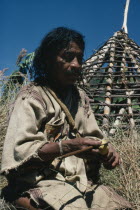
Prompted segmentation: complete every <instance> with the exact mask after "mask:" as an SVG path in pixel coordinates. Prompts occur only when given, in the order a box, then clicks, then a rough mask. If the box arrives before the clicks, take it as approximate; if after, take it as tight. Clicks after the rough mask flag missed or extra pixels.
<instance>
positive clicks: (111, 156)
mask: <svg viewBox="0 0 140 210" xmlns="http://www.w3.org/2000/svg"><path fill="white" fill-rule="evenodd" d="M102 160H103V165H104V167H105V168H106V169H110V170H111V169H113V168H115V167H116V166H118V165H120V163H121V160H120V156H119V154H118V153H117V152H116V150H115V149H114V147H113V146H112V145H111V144H110V143H109V144H108V154H107V155H105V156H103V157H102Z"/></svg>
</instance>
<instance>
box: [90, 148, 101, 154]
mask: <svg viewBox="0 0 140 210" xmlns="http://www.w3.org/2000/svg"><path fill="white" fill-rule="evenodd" d="M91 152H92V153H96V154H99V155H100V151H99V149H92V150H91Z"/></svg>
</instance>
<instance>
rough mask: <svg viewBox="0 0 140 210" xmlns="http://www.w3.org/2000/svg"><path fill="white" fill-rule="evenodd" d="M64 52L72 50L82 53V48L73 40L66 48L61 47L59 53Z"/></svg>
mask: <svg viewBox="0 0 140 210" xmlns="http://www.w3.org/2000/svg"><path fill="white" fill-rule="evenodd" d="M65 52H74V53H76V54H83V50H81V48H80V47H79V46H78V44H76V43H75V42H70V43H69V45H68V47H67V48H64V49H62V50H61V51H60V52H59V54H60V55H61V54H63V53H65Z"/></svg>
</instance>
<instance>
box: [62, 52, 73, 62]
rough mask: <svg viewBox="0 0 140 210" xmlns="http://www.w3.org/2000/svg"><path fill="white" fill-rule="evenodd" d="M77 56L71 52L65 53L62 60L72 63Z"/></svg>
mask: <svg viewBox="0 0 140 210" xmlns="http://www.w3.org/2000/svg"><path fill="white" fill-rule="evenodd" d="M74 57H75V55H74V54H73V53H71V52H65V53H64V54H63V55H62V58H63V59H64V60H65V61H66V62H71V61H72V60H73V59H74Z"/></svg>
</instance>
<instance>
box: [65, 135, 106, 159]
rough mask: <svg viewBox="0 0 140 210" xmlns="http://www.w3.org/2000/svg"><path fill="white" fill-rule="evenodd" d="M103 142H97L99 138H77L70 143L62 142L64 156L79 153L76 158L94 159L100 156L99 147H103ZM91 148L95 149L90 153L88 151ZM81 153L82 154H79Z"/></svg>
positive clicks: (69, 141)
mask: <svg viewBox="0 0 140 210" xmlns="http://www.w3.org/2000/svg"><path fill="white" fill-rule="evenodd" d="M101 144H102V143H101V141H99V140H97V138H75V139H71V140H68V141H63V142H62V148H63V152H64V154H67V153H68V154H70V152H74V151H77V154H75V156H77V157H80V158H88V159H92V158H93V157H94V156H95V155H99V154H100V153H99V149H98V148H99V146H101ZM89 146H91V147H93V148H91V149H90V150H88V151H83V152H81V151H82V150H86V149H87V148H88V147H89ZM78 151H80V153H78Z"/></svg>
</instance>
